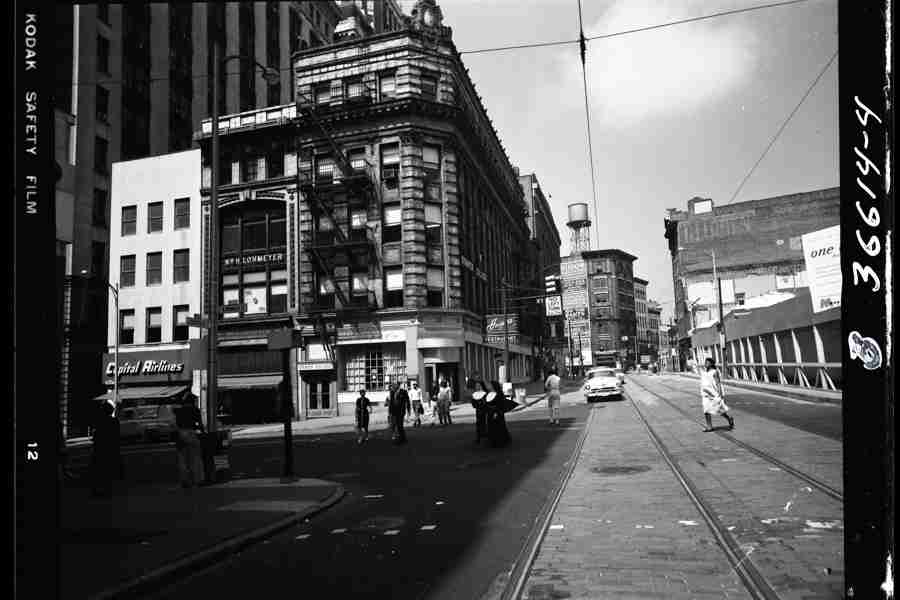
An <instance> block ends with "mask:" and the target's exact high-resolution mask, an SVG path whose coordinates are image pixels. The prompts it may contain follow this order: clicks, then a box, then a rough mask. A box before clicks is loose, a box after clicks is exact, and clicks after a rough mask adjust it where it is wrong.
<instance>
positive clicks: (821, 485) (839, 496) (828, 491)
mask: <svg viewBox="0 0 900 600" xmlns="http://www.w3.org/2000/svg"><path fill="white" fill-rule="evenodd" d="M631 381H632V383H634V384H635V385H637V386H638V387H640V388H641V389H642V390H644V391H645V392H647V393H648V394H650V395H652V396H654V397H655V398H657V399H659V400H661V401H663V402H665V403H666V405H668V406H669V407H671V408H673V409H674V410H675V411H677V412H678V413H680V414H681V415H682V416H684V417H685V418H687V419H689V420H691V421H693V422H695V423H699V424H700V425H701V426H702V425H704V424H703V422H702V421H700V420H698V419H697V418H696V417H695V415H693V414H691V413H689V412H688V411H686V410H685V409H684V408H682V407H681V406H678V405H677V404H674V403H673V402H671V401H670V400H669V399H668V398H666V397H665V396H663V395H661V394H659V393H657V392H655V391H653V390H651V389H650V388H648V387H647V386H646V385H643V384H640V383H638V382H637V381H635V380H634V379H632V380H631ZM659 385H661V386H662V387H664V388H666V389H669V390H671V391H673V392H677V393H679V394H683V395H686V396H687V395H689V394H688V393H687V392H685V391H683V390H679V389H678V388H673V387H670V386H667V385H665V384H663V383H660V384H659ZM626 395H627V394H626ZM629 400H630V401H631V402H632V404H634V400H633V399H631V398H630V397H629ZM635 408H637V407H636V406H635ZM715 433H717V434H718V435H719V436H720V437H722V438H724V439H726V440H728V441H729V442H731V443H732V444H734V445H735V446H738V447H739V448H743V449H744V450H746V451H748V452H750V453H751V454H753V455H755V456H757V457H759V458H761V459H763V460H765V461H766V462H768V463H770V464H772V465H774V466H776V467H778V468H779V469H781V470H783V471H785V472H787V473H790V474H791V475H793V476H794V477H796V478H798V479H800V480H802V481H804V482H806V483H808V484H809V485H810V486H812V487H813V488H815V489H817V490H819V491H820V492H822V493H823V494H825V495H826V496H828V497H830V498H832V499H833V500H836V501H838V502H840V503H842V504H843V502H844V495H843V493H841V492H840V491H839V490H837V489H835V488H834V487H832V486H830V485H828V484H827V483H825V482H824V481H821V480H819V479H816V478H815V477H813V476H812V475H809V474H808V473H804V472H803V471H801V470H799V469H797V468H795V467H792V466H791V465H789V464H787V463H785V462H783V461H781V460H779V459H778V458H775V457H774V456H772V455H771V454H769V453H768V452H765V451H764V450H760V449H759V448H756V447H755V446H752V445H751V444H748V443H747V442H744V441H742V440H739V439H737V438H735V437H734V436H732V435H730V434H729V433H727V432H724V431H719V430H716V432H715Z"/></svg>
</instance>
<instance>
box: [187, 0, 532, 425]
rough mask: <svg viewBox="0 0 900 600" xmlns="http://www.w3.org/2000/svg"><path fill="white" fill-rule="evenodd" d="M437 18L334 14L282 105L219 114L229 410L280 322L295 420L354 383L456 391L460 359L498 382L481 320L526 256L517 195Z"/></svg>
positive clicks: (520, 372) (527, 355)
mask: <svg viewBox="0 0 900 600" xmlns="http://www.w3.org/2000/svg"><path fill="white" fill-rule="evenodd" d="M441 21H442V17H441V12H440V9H439V8H438V7H437V6H436V4H435V3H434V2H428V1H424V0H423V1H420V2H418V3H417V4H416V6H415V8H414V9H413V12H412V16H411V17H410V18H407V21H406V22H405V23H404V25H405V27H404V28H402V29H399V30H397V31H393V32H384V33H380V34H379V33H375V34H373V35H365V32H364V31H363V30H364V29H365V28H354V27H341V28H340V30H341V31H342V32H344V31H346V32H347V35H346V36H342V37H343V39H342V41H338V42H336V43H334V44H333V45H330V46H327V47H320V48H310V49H307V50H302V51H299V52H297V53H295V54H294V57H293V67H294V80H295V83H296V86H297V92H296V99H297V104H296V105H285V106H280V107H275V108H272V109H266V110H255V111H248V112H246V113H241V114H236V115H229V116H225V117H222V119H221V121H220V130H221V132H222V135H221V137H220V140H221V156H220V160H222V164H223V165H224V166H225V168H224V169H222V170H221V172H222V177H223V181H222V182H221V183H220V197H219V199H220V204H221V206H222V211H221V213H220V218H221V224H220V226H221V227H222V232H221V239H222V259H223V263H222V264H223V271H222V280H221V285H222V293H223V295H222V298H221V299H220V300H221V302H222V303H223V304H224V305H225V306H226V308H227V313H226V316H227V317H228V318H226V319H224V320H223V322H222V323H221V331H220V351H221V352H222V353H224V355H225V356H227V355H228V354H229V353H231V354H233V357H232V358H223V359H222V360H221V369H222V370H221V371H220V386H221V381H222V380H223V378H225V377H230V378H231V379H232V383H231V384H230V385H231V387H230V388H226V389H231V390H233V391H231V392H229V394H230V395H231V399H230V402H231V403H232V410H234V407H235V406H236V405H237V404H241V405H256V404H264V405H265V404H269V403H270V402H274V399H275V389H276V386H277V385H278V382H279V381H280V378H279V376H278V375H277V373H279V372H280V369H278V368H277V363H276V361H277V357H276V356H274V355H272V356H270V355H269V353H268V351H266V350H265V348H264V347H263V346H264V344H265V340H266V338H267V335H268V333H269V332H271V331H273V330H275V329H280V328H284V327H295V328H296V329H299V330H300V332H301V334H302V336H303V344H302V346H301V347H300V348H298V349H296V350H295V351H292V356H291V364H292V365H293V366H292V369H291V380H292V381H291V389H292V390H293V397H294V404H295V408H296V410H297V411H298V414H299V416H300V417H301V418H307V417H314V416H330V415H334V414H338V413H340V414H344V413H346V412H347V411H349V410H352V402H353V399H354V398H355V397H356V395H357V390H358V389H360V388H363V387H364V388H366V389H367V391H368V392H369V396H370V398H371V399H372V400H373V401H375V402H378V401H379V400H382V399H383V398H384V397H385V395H386V389H387V386H388V385H389V384H390V383H391V382H392V381H397V380H404V381H405V380H407V379H416V380H418V381H419V383H420V385H421V386H422V387H423V388H425V389H426V390H428V389H429V388H430V386H431V385H432V384H433V383H434V382H436V381H437V380H438V379H439V378H446V379H447V380H448V381H450V383H451V385H452V386H453V388H454V390H455V391H456V392H457V394H458V392H459V390H460V388H461V387H462V386H463V385H464V384H465V381H466V378H467V377H468V376H470V375H471V374H473V373H474V372H477V373H478V374H480V375H481V376H483V377H485V378H496V377H497V371H498V366H499V365H498V359H499V358H500V356H501V355H502V350H503V344H502V343H499V342H497V341H496V340H490V339H489V338H487V337H486V336H485V316H486V315H488V314H494V313H500V312H501V310H502V302H501V284H502V282H503V281H504V280H506V281H507V282H508V284H509V285H510V286H511V289H513V290H514V289H516V288H519V287H521V286H522V285H524V283H525V282H526V281H528V278H529V275H530V273H531V271H532V269H533V266H532V265H531V264H529V262H528V259H529V252H528V248H529V240H530V233H529V229H528V224H527V222H526V215H527V207H526V205H525V202H524V199H523V194H522V188H521V187H520V185H519V182H518V178H517V175H516V173H515V171H514V170H513V167H512V165H511V164H510V162H509V159H508V158H507V156H506V153H505V151H504V149H503V148H502V146H501V144H500V142H499V139H498V136H497V134H496V132H495V131H494V129H493V127H492V125H491V122H490V120H489V119H488V118H487V115H486V112H485V110H484V107H483V106H482V104H481V100H480V98H479V96H478V94H477V93H476V92H475V89H474V86H473V84H472V82H471V80H470V79H469V78H468V75H467V73H466V70H465V67H464V66H463V64H462V61H461V60H460V58H459V55H458V53H457V51H456V48H455V47H454V45H453V42H452V38H451V31H450V28H448V27H445V26H444V25H443V24H442V22H441ZM210 132H211V124H210V123H208V122H206V123H204V124H203V128H202V131H201V132H200V134H199V135H198V138H199V139H200V141H201V144H202V145H203V146H204V163H205V166H204V190H203V194H204V195H206V194H207V193H208V186H209V184H210V181H209V179H210V178H209V166H208V162H209V156H208V143H207V142H208V134H209V133H210ZM205 214H207V215H208V212H207V213H205ZM206 227H207V228H208V221H207V222H206ZM207 230H208V229H207ZM204 239H207V236H204ZM229 261H230V262H229ZM207 272H208V270H207ZM207 301H208V299H207ZM207 306H208V305H207ZM509 312H511V313H513V312H517V313H518V314H516V316H517V317H519V319H518V331H511V333H512V334H513V335H511V336H510V337H511V340H510V359H511V360H510V371H511V380H512V381H524V380H526V379H528V378H530V377H531V373H532V369H533V352H534V346H533V344H532V340H533V338H534V335H533V334H534V333H536V332H534V331H531V330H529V326H528V321H527V319H522V317H523V312H524V308H523V307H518V308H517V309H516V310H510V311H509ZM273 416H274V415H269V416H268V417H266V418H271V417H273Z"/></svg>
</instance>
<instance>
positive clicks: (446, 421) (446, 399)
mask: <svg viewBox="0 0 900 600" xmlns="http://www.w3.org/2000/svg"><path fill="white" fill-rule="evenodd" d="M452 399H453V392H452V390H451V389H450V384H449V383H447V380H446V379H442V380H441V385H440V387H439V388H438V394H437V402H438V417H439V418H440V421H441V425H442V426H445V425H453V421H452V420H451V419H450V403H451V400H452Z"/></svg>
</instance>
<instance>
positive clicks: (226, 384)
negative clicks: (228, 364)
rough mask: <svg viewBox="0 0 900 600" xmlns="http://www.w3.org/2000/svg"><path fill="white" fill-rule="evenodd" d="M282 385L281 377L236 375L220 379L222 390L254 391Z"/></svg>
mask: <svg viewBox="0 0 900 600" xmlns="http://www.w3.org/2000/svg"><path fill="white" fill-rule="evenodd" d="M280 384H281V375H235V376H230V377H219V389H220V390H254V389H259V388H273V387H278V386H279V385H280Z"/></svg>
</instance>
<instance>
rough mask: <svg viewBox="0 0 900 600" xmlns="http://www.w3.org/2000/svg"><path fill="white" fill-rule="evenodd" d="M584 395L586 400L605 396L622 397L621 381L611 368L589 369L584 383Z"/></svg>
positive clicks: (599, 398) (601, 398) (592, 400)
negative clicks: (588, 375)
mask: <svg viewBox="0 0 900 600" xmlns="http://www.w3.org/2000/svg"><path fill="white" fill-rule="evenodd" d="M584 397H585V399H586V400H587V401H588V402H594V401H595V400H603V399H606V398H618V399H620V400H621V398H622V382H621V381H620V380H619V378H618V377H617V376H616V372H615V370H613V369H609V368H601V369H591V371H590V377H588V380H587V381H586V382H585V384H584Z"/></svg>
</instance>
